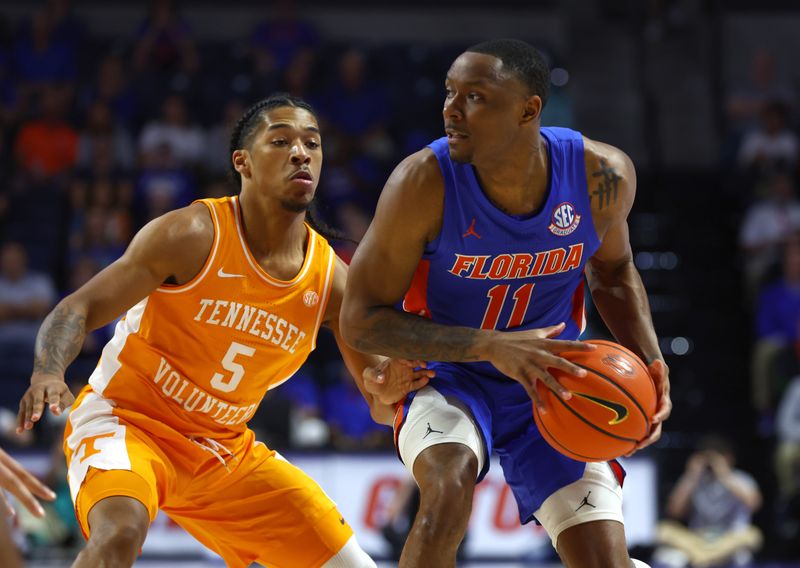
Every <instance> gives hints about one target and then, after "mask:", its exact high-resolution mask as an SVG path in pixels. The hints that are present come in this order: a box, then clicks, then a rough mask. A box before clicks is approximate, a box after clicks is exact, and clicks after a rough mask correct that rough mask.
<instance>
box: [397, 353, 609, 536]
mask: <svg viewBox="0 0 800 568" xmlns="http://www.w3.org/2000/svg"><path fill="white" fill-rule="evenodd" d="M428 368H430V369H433V370H435V371H436V377H434V378H433V379H432V380H431V381H430V383H429V386H430V387H432V388H434V389H436V390H437V391H438V392H439V393H440V394H441V395H442V396H445V397H454V398H456V399H458V400H460V401H462V402H463V403H464V404H465V405H466V406H467V407H468V408H469V409H470V411H471V412H472V416H473V418H474V419H475V421H476V423H477V425H478V427H479V429H480V432H481V434H482V435H483V441H484V447H485V448H486V452H487V455H486V456H485V459H484V466H483V471H481V472H480V474H479V477H478V481H481V480H482V479H483V478H484V477H485V475H486V473H487V472H488V471H489V456H490V455H491V454H492V451H494V452H495V453H496V454H497V456H498V457H499V458H500V465H501V466H502V468H503V475H504V477H505V480H506V483H508V485H509V487H510V488H511V491H512V492H513V494H514V498H515V499H516V501H517V507H518V508H519V517H520V522H522V524H525V523H528V522H530V521H531V520H534V516H533V514H534V513H535V512H536V511H537V510H538V509H539V507H541V505H542V503H543V502H544V501H545V499H547V498H548V497H549V496H550V495H552V494H553V493H554V492H555V491H557V490H559V489H561V488H562V487H564V486H566V485H569V484H570V483H573V482H575V481H577V480H578V479H580V478H581V476H582V475H583V472H584V469H585V467H586V464H585V463H584V462H579V461H576V460H573V459H571V458H568V457H566V456H564V455H563V454H561V453H559V452H558V451H556V450H555V449H553V448H552V447H551V446H550V444H548V443H547V441H546V440H545V439H544V438H542V435H541V434H540V433H539V430H538V428H537V427H536V423H535V422H534V418H533V403H532V402H531V399H530V397H529V396H528V393H527V392H526V391H525V389H524V388H523V387H522V385H520V384H519V383H518V382H516V381H513V380H511V379H508V378H505V377H496V376H490V375H484V374H478V373H476V372H474V371H472V370H469V369H465V368H464V367H463V366H461V365H458V364H455V363H438V362H437V363H433V362H432V363H429V364H428ZM414 394H415V393H411V394H409V396H408V397H407V398H406V400H405V401H404V403H403V408H402V415H398V419H397V420H396V421H395V440H397V438H398V434H399V431H400V429H401V428H402V426H403V423H405V419H406V417H407V415H408V410H409V407H410V406H411V401H412V400H413V399H414ZM614 465H615V466H616V467H613V469H614V471H615V473H617V477H618V479H619V481H620V483H622V479H621V478H622V476H623V475H624V472H622V468H621V467H620V466H619V465H618V464H616V463H615V464H614Z"/></svg>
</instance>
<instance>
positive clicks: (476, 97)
mask: <svg viewBox="0 0 800 568" xmlns="http://www.w3.org/2000/svg"><path fill="white" fill-rule="evenodd" d="M467 98H468V99H469V100H471V101H481V100H483V97H482V96H481V95H479V94H478V93H470V94H468V95H467Z"/></svg>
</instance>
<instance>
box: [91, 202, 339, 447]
mask: <svg viewBox="0 0 800 568" xmlns="http://www.w3.org/2000/svg"><path fill="white" fill-rule="evenodd" d="M202 203H204V204H205V205H206V206H207V207H208V209H209V211H210V214H211V217H212V219H213V221H214V244H213V245H212V248H211V253H210V254H209V256H208V259H207V260H206V263H205V265H204V266H203V268H202V270H201V271H200V273H199V274H198V275H197V276H195V278H194V279H193V280H191V281H190V282H187V283H186V284H183V285H181V286H161V287H159V288H158V289H156V290H155V291H154V292H152V293H151V294H150V295H149V296H148V297H147V298H145V299H144V300H142V301H141V302H139V303H138V304H136V305H135V306H133V307H132V308H131V309H130V310H128V313H127V314H126V315H125V317H124V318H123V319H122V320H121V321H120V322H119V323H118V324H117V326H116V330H115V332H114V337H113V338H112V339H111V341H109V343H108V344H107V345H106V346H105V348H104V349H103V355H102V357H101V359H100V363H99V364H98V366H97V368H96V369H95V371H94V372H93V373H92V376H91V377H90V379H89V384H90V385H91V386H92V388H93V389H94V390H95V391H96V392H97V393H100V394H102V395H103V396H104V397H106V398H108V399H111V400H112V401H113V402H114V403H115V404H116V407H117V409H118V410H119V411H121V412H124V410H126V409H130V410H135V411H136V412H138V413H141V414H145V415H147V416H148V417H150V418H152V419H153V420H155V421H158V422H161V423H164V424H166V425H167V426H170V427H172V428H174V429H176V430H178V431H179V432H182V433H183V434H185V435H187V436H208V437H220V436H223V437H224V436H226V435H229V434H235V433H240V432H242V431H243V430H244V429H245V428H246V426H245V423H246V422H247V421H248V420H249V419H250V418H251V417H252V416H253V414H254V413H255V411H256V409H257V408H258V405H259V403H260V401H261V399H262V398H263V396H264V394H265V393H266V392H267V391H268V390H269V389H271V388H273V387H276V386H278V385H279V384H281V383H283V382H284V381H286V380H287V379H289V378H290V377H291V376H292V375H293V374H294V373H295V372H296V371H297V370H298V369H299V368H300V366H301V365H302V364H303V362H305V360H306V358H307V357H308V355H309V353H311V351H312V350H313V349H314V347H315V344H316V337H317V331H318V330H319V327H320V323H321V322H322V318H323V314H324V313H325V306H326V305H327V302H328V297H329V295H330V289H331V286H332V282H333V270H334V265H335V255H334V252H333V249H332V248H331V247H330V245H328V243H327V241H326V240H325V239H324V238H323V237H321V236H320V235H319V234H317V233H316V232H314V231H313V230H312V229H311V228H310V227H307V230H308V243H307V246H306V256H305V260H304V262H303V266H302V268H301V269H300V271H299V272H298V274H297V276H296V277H295V278H294V279H292V280H289V281H284V280H278V279H275V278H273V277H271V276H270V275H269V274H267V273H266V272H265V271H264V270H263V269H262V268H261V267H260V266H259V264H258V263H257V261H256V260H255V258H254V257H253V255H252V254H251V253H250V251H249V249H248V248H247V244H246V243H245V239H244V231H243V228H242V215H241V209H240V206H239V200H238V198H237V197H233V198H230V197H226V198H222V199H208V200H202Z"/></svg>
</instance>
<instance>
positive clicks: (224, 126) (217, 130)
mask: <svg viewBox="0 0 800 568" xmlns="http://www.w3.org/2000/svg"><path fill="white" fill-rule="evenodd" d="M243 112H244V105H243V104H242V101H241V100H240V99H238V98H233V99H230V100H228V102H226V103H225V106H224V107H223V108H222V115H221V116H220V117H219V120H218V121H217V122H216V123H215V124H214V125H212V126H211V128H209V130H208V133H207V134H206V137H205V142H204V143H203V151H204V156H203V163H202V166H203V170H204V171H205V172H206V173H208V174H212V175H215V176H222V175H224V174H226V173H227V172H228V170H229V168H230V156H228V145H229V144H230V140H231V133H232V132H233V129H234V127H235V126H236V122H237V121H238V120H239V117H240V116H242V113H243Z"/></svg>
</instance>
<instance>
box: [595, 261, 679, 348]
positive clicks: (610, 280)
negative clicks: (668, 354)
mask: <svg viewBox="0 0 800 568" xmlns="http://www.w3.org/2000/svg"><path fill="white" fill-rule="evenodd" d="M587 274H588V276H589V279H588V280H589V288H590V289H591V291H592V299H593V300H594V304H595V306H596V307H597V311H598V312H600V315H601V316H602V318H603V321H604V322H605V324H606V326H607V327H608V329H609V331H611V333H612V334H613V335H614V337H615V338H616V339H617V341H618V342H619V343H621V344H622V345H624V346H626V347H628V348H629V349H631V350H632V351H633V352H635V353H636V354H637V355H639V356H640V357H641V358H642V359H643V360H644V361H645V362H646V363H647V364H650V363H652V362H653V361H655V360H656V359H662V360H663V358H664V357H663V355H662V354H661V349H660V348H659V346H658V337H657V336H656V331H655V328H654V327H653V319H652V318H651V316H650V303H649V302H648V300H647V291H646V290H645V289H644V284H642V279H641V277H640V276H639V272H638V271H637V270H636V267H635V266H634V264H633V260H631V261H629V262H626V263H624V264H623V265H621V266H619V267H618V268H617V269H616V270H614V271H613V272H609V273H604V272H603V271H601V270H598V269H596V268H590V269H589V271H588V272H587Z"/></svg>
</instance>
